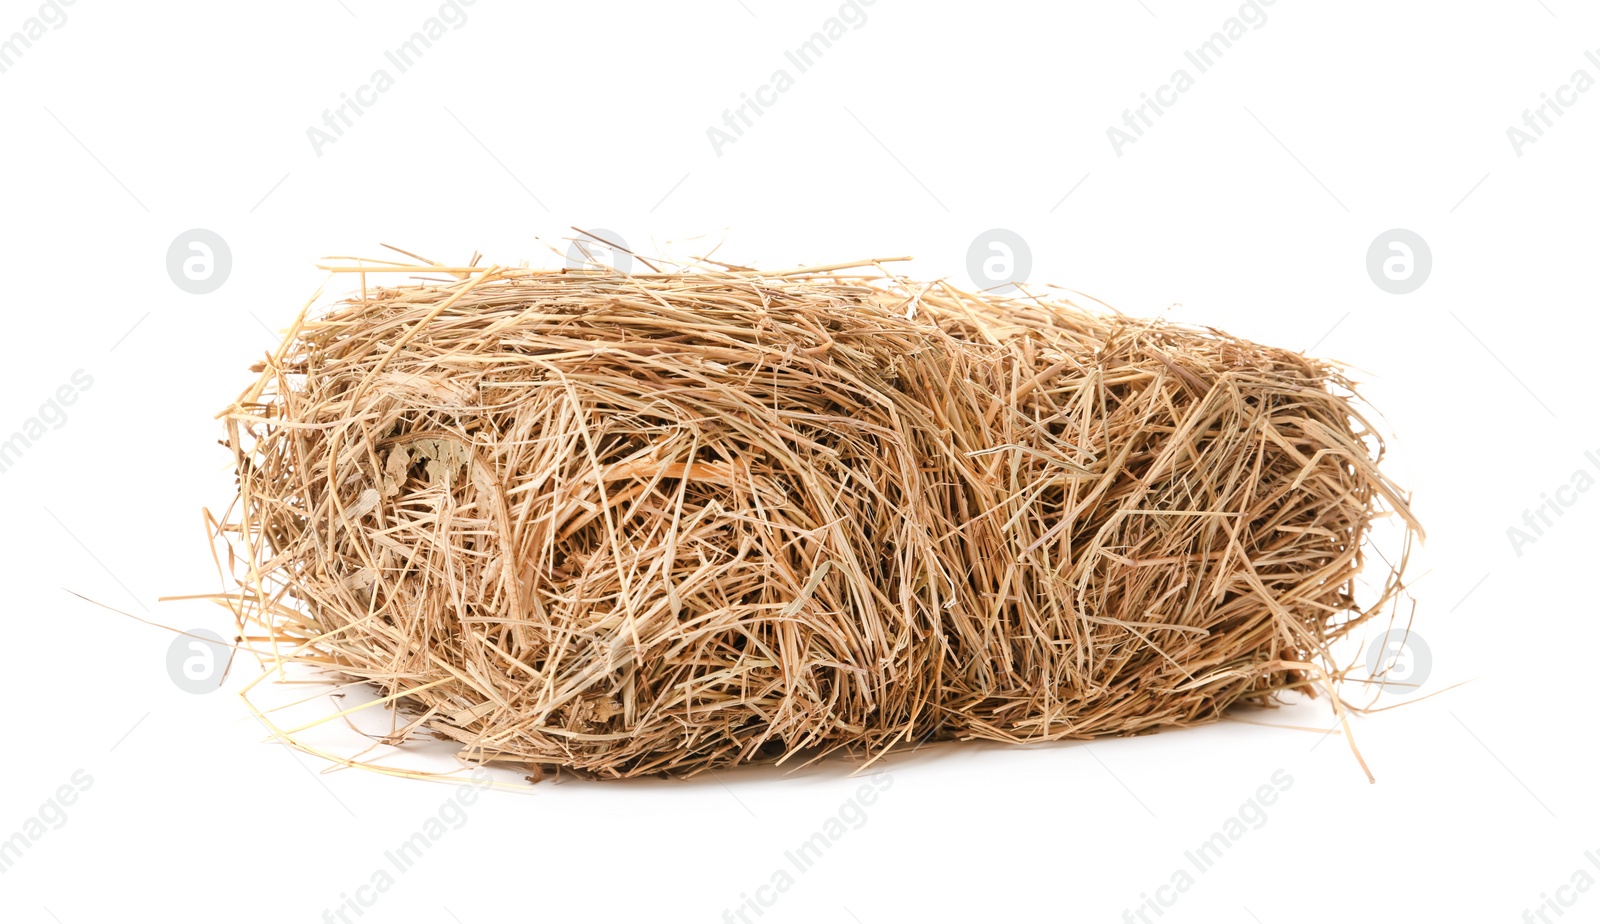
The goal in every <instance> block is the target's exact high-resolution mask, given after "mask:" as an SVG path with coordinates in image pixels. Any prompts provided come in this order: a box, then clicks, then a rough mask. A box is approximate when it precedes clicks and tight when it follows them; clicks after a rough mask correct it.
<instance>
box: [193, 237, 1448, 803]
mask: <svg viewBox="0 0 1600 924" xmlns="http://www.w3.org/2000/svg"><path fill="white" fill-rule="evenodd" d="M474 262H475V261H474ZM337 269H339V270H342V271H345V272H360V273H362V274H363V275H362V277H361V278H362V293H361V295H360V296H359V297H354V298H351V299H350V300H348V301H345V302H343V303H340V304H338V305H337V306H335V307H333V308H332V309H331V310H328V311H327V312H326V313H323V314H321V315H320V316H307V313H305V312H302V316H301V318H300V319H299V320H298V321H297V322H296V323H295V326H294V327H293V328H292V329H291V331H290V332H289V334H288V336H287V338H286V339H285V340H284V342H283V344H282V345H281V346H280V347H279V348H278V349H277V350H276V351H275V352H274V353H273V354H272V355H271V356H269V357H268V358H267V360H266V361H265V362H264V363H262V364H261V366H260V367H258V370H257V371H260V372H261V378H260V380H259V381H257V382H256V383H255V384H254V385H253V386H251V387H250V388H249V389H248V390H247V391H246V392H245V393H244V394H243V395H242V396H241V397H240V398H239V400H238V401H237V402H236V403H235V404H234V405H233V406H232V407H231V408H230V409H229V410H227V411H226V412H224V414H223V415H220V416H223V417H224V418H225V421H226V426H227V432H228V445H229V446H230V447H231V449H232V452H233V454H234V457H235V459H236V462H237V473H238V482H239V497H238V500H237V503H236V505H235V508H234V512H233V514H232V516H233V517H234V519H233V520H232V522H230V524H229V525H228V527H227V529H228V530H229V531H230V532H231V533H232V535H231V536H230V542H231V543H232V545H233V548H234V550H235V552H236V553H237V555H238V556H239V558H238V560H237V562H236V566H237V567H240V568H242V573H240V574H238V575H237V576H238V579H239V587H240V590H239V592H238V593H236V594H234V595H232V598H231V605H232V606H233V607H234V609H235V611H236V613H237V615H238V618H239V621H240V632H241V635H242V636H246V637H251V638H254V639H256V640H257V649H258V651H259V652H260V653H261V654H263V656H264V657H265V658H266V659H268V660H269V661H271V662H272V663H274V664H279V665H281V664H282V663H285V662H290V661H298V662H303V663H309V664H313V665H316V666H318V667H321V668H326V669H330V670H333V671H336V672H338V673H339V674H342V675H345V676H348V677H352V678H358V679H360V680H365V681H370V682H371V683H372V684H374V685H375V686H376V687H377V688H378V689H379V690H380V691H381V692H382V694H383V696H384V698H385V699H384V701H385V702H389V703H392V704H394V705H395V706H396V707H398V710H399V712H400V714H402V715H403V716H405V717H406V718H407V719H408V720H409V721H408V724H407V725H406V727H405V729H404V730H403V733H402V734H401V735H400V736H399V737H405V736H406V735H407V734H416V733H419V732H422V731H426V732H431V733H432V734H433V735H435V736H442V737H445V738H448V739H453V740H454V741H456V742H459V743H460V756H461V757H462V758H464V759H466V760H470V761H502V762H510V763H511V764H513V765H517V766H527V767H531V768H536V769H541V768H566V769H571V770H575V771H579V772H582V773H587V774H592V775H597V776H603V777H627V776H635V775H640V774H648V773H657V772H667V773H671V774H681V775H687V774H693V773H695V772H698V771H701V770H705V769H708V768H711V769H714V768H718V767H722V766H725V765H732V764H736V763H740V762H746V761H758V760H771V759H779V758H784V757H788V756H790V755H794V754H797V753H802V752H804V753H805V754H806V756H807V757H814V756H819V755H821V754H825V753H828V752H832V751H835V750H838V749H848V750H849V751H851V752H853V753H855V754H857V755H858V756H861V757H867V756H872V755H877V754H881V753H883V752H884V751H886V750H887V749H889V748H891V747H893V746H895V745H898V744H901V743H906V742H916V741H919V740H922V739H925V738H926V737H929V736H933V737H936V738H941V739H949V738H963V739H973V738H978V739H989V740H993V741H1003V742H1034V741H1047V740H1057V739H1068V738H1089V737H1093V736H1100V735H1120V734H1129V733H1137V732H1146V731H1151V730H1156V729H1160V728H1166V727H1177V726H1187V725H1193V724H1196V723H1202V722H1207V721H1211V720H1215V719H1217V718H1218V717H1219V716H1221V715H1222V714H1223V713H1224V712H1225V711H1226V710H1228V709H1229V707H1230V706H1233V705H1234V704H1237V703H1243V702H1253V703H1262V704H1266V703H1270V702H1272V701H1273V700H1274V699H1275V698H1276V697H1277V695H1278V694H1280V693H1281V692H1282V691H1287V690H1298V691H1303V692H1308V693H1313V695H1314V694H1315V692H1316V687H1317V686H1319V685H1320V686H1321V687H1322V688H1323V689H1324V691H1326V692H1333V693H1335V696H1334V697H1333V699H1334V702H1335V708H1336V709H1339V710H1341V712H1342V710H1343V709H1344V708H1346V707H1345V706H1344V705H1342V704H1341V702H1340V700H1339V698H1338V696H1337V695H1336V690H1337V682H1338V681H1339V680H1341V679H1342V678H1343V674H1344V671H1343V669H1341V668H1340V666H1339V665H1338V664H1337V662H1336V661H1335V660H1334V657H1333V654H1332V652H1331V650H1330V646H1331V645H1332V644H1333V642H1334V641H1335V640H1336V639H1338V638H1340V637H1341V636H1343V635H1345V634H1346V633H1349V632H1350V631H1351V630H1352V629H1353V628H1354V627H1355V626H1357V625H1359V624H1361V623H1362V622H1363V621H1365V620H1367V619H1368V618H1370V617H1372V616H1374V615H1375V614H1377V613H1378V612H1379V611H1380V610H1382V609H1384V608H1385V607H1387V606H1390V605H1391V604H1393V603H1394V602H1395V601H1396V599H1397V596H1398V594H1399V593H1400V592H1401V587H1402V585H1401V574H1402V570H1403V568H1404V563H1405V556H1404V554H1403V553H1404V549H1402V554H1400V555H1398V556H1397V557H1396V558H1395V560H1394V562H1393V564H1389V563H1385V564H1383V565H1382V568H1383V572H1384V573H1382V574H1381V575H1379V579H1378V580H1377V581H1375V582H1370V584H1369V583H1368V582H1362V583H1363V584H1366V585H1368V586H1370V590H1367V591H1365V592H1363V593H1359V594H1358V582H1357V580H1356V578H1357V575H1358V573H1360V572H1361V571H1362V569H1363V567H1364V566H1365V565H1366V564H1367V563H1368V562H1367V553H1366V550H1365V546H1366V544H1367V540H1368V538H1369V531H1370V529H1371V527H1372V525H1373V523H1374V521H1375V519H1376V518H1378V517H1381V516H1386V515H1391V514H1393V515H1398V518H1399V519H1400V520H1401V521H1403V524H1404V526H1403V528H1402V530H1401V532H1403V533H1404V535H1405V543H1404V545H1405V548H1407V549H1408V548H1409V543H1410V539H1411V537H1412V535H1413V534H1414V533H1416V534H1420V530H1419V529H1418V528H1417V525H1416V523H1415V522H1414V521H1413V519H1412V517H1411V515H1410V513H1409V512H1408V509H1407V502H1406V498H1405V496H1404V495H1403V494H1402V493H1401V492H1400V491H1399V490H1398V489H1397V488H1396V486H1395V485H1394V484H1392V483H1391V481H1390V480H1389V479H1388V478H1387V477H1386V476H1385V475H1384V474H1383V473H1382V472H1380V471H1379V468H1378V463H1379V460H1380V459H1381V458H1382V454H1383V450H1382V443H1381V441H1380V440H1379V439H1378V438H1377V436H1376V435H1375V434H1374V432H1373V428H1372V427H1371V426H1370V425H1369V423H1368V421H1367V420H1366V419H1364V418H1363V416H1362V414H1361V413H1360V412H1359V410H1358V409H1357V406H1356V400H1355V396H1354V393H1353V391H1352V386H1351V383H1350V382H1349V381H1348V380H1347V379H1346V377H1345V374H1344V373H1343V372H1342V371H1341V370H1340V369H1339V368H1337V367H1335V366H1333V365H1331V364H1329V363H1327V362H1324V361H1321V360H1317V359H1311V358H1307V357H1305V356H1303V355H1301V354H1299V353H1296V352H1293V351H1290V350H1283V349H1275V348H1271V347H1266V346H1260V345H1258V344H1254V343H1250V342H1247V341H1244V340H1240V339H1238V338H1235V337H1231V336H1228V335H1226V334H1223V333H1221V332H1218V331H1214V330H1197V329H1191V328H1188V327H1182V326H1178V325H1175V324H1171V323H1166V322H1157V321H1142V320H1134V319H1130V318H1127V317H1123V316H1120V315H1116V314H1112V313H1105V312H1091V311H1086V310H1083V309H1080V308H1078V307H1076V306H1074V305H1072V304H1070V303H1068V302H1065V301H1062V300H1049V299H1043V298H1036V297H1033V296H1025V295H1018V296H1014V297H1010V298H1003V297H1000V296H994V295H976V294H970V293H964V292H960V291H957V290H955V289H953V288H951V287H950V286H948V285H946V284H944V283H931V284H919V283H913V282H911V281H908V280H906V279H902V278H899V277H897V276H894V275H892V274H889V273H887V272H886V271H883V270H882V268H881V267H880V266H878V265H877V264H876V263H871V264H857V265H853V266H836V267H821V268H812V269H808V270H799V271H793V272H788V273H763V272H756V271H753V270H747V269H742V268H736V267H718V268H709V269H708V268H706V267H704V266H702V267H699V268H697V269H696V270H695V271H693V272H650V273H645V274H638V275H619V274H616V273H613V272H607V271H593V272H591V271H582V272H571V271H569V272H548V271H535V270H526V269H521V270H508V269H502V268H498V267H489V268H483V267H477V266H469V267H442V266H438V265H419V266H401V265H398V264H389V265H383V266H378V265H375V264H373V263H371V262H362V263H358V264H350V265H342V266H340V267H337ZM653 269H654V267H652V270H653ZM380 271H407V272H412V273H428V274H431V275H434V276H443V277H445V278H444V279H442V280H439V281H428V282H423V283H421V284H406V285H400V286H396V287H389V288H376V289H373V290H370V291H369V290H368V289H367V284H366V283H367V277H366V275H365V274H367V273H375V272H380ZM1359 596H1365V597H1366V599H1358V597H1359ZM263 631H264V632H265V635H263V634H262V633H263ZM291 737H292V736H291Z"/></svg>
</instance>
